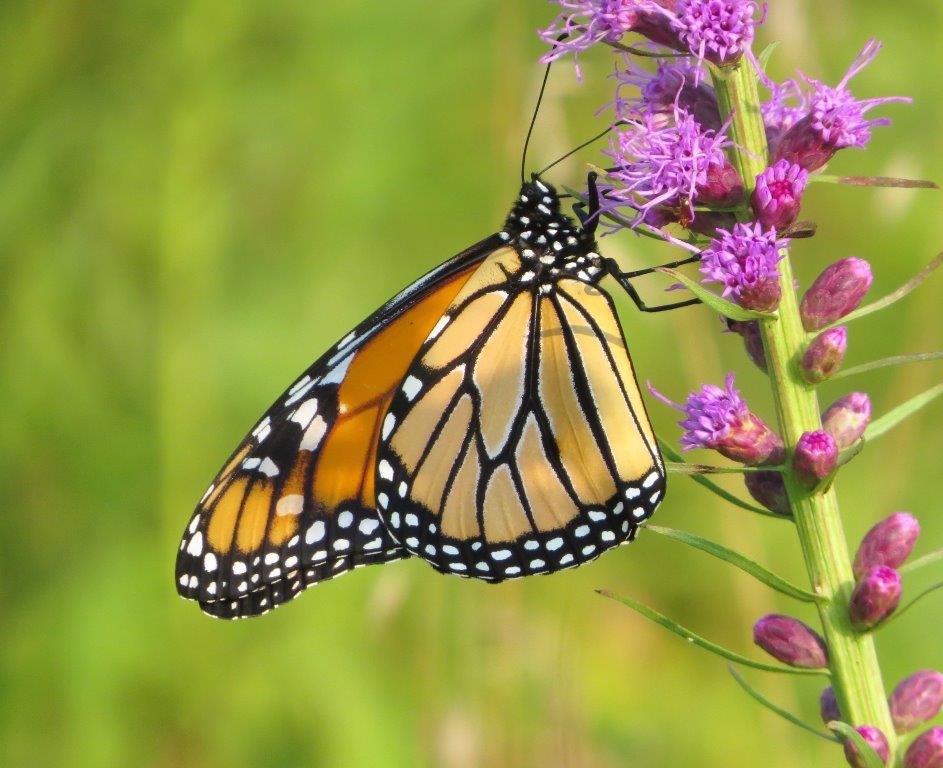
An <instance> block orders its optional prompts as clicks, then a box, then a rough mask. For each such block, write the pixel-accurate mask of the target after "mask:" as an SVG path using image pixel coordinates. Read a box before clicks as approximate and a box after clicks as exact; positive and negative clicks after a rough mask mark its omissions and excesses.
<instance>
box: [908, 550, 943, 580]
mask: <svg viewBox="0 0 943 768" xmlns="http://www.w3.org/2000/svg"><path fill="white" fill-rule="evenodd" d="M937 560H943V549H938V550H936V551H934V552H930V553H928V554H926V555H923V556H922V557H918V558H917V559H916V560H911V561H910V562H909V563H907V564H906V565H902V566H901V567H900V568H898V569H897V570H898V572H899V573H901V574H904V573H912V572H913V571H916V570H917V569H918V568H923V567H924V566H926V565H930V564H931V563H935V562H936V561H937Z"/></svg>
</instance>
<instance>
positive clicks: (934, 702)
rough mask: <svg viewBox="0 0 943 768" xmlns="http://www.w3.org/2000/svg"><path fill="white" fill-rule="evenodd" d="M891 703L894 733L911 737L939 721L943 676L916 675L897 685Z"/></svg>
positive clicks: (922, 672) (926, 672)
mask: <svg viewBox="0 0 943 768" xmlns="http://www.w3.org/2000/svg"><path fill="white" fill-rule="evenodd" d="M888 703H889V704H890V707H891V718H892V719H893V720H894V730H896V731H897V732H898V733H909V732H910V731H912V730H913V729H914V728H916V727H917V726H918V725H921V724H922V723H925V722H927V720H932V719H933V718H934V717H936V715H937V712H939V711H940V707H941V706H943V675H941V674H940V673H939V672H937V671H935V670H932V669H922V670H920V671H919V672H915V673H914V674H912V675H911V676H910V677H906V678H904V679H903V680H901V681H900V682H899V683H898V684H897V687H896V688H895V689H894V692H893V693H892V694H891V697H890V700H889V702H888Z"/></svg>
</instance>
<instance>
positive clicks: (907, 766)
mask: <svg viewBox="0 0 943 768" xmlns="http://www.w3.org/2000/svg"><path fill="white" fill-rule="evenodd" d="M904 768H943V728H940V727H939V726H937V727H936V728H931V729H930V730H929V731H925V732H924V733H921V734H920V735H919V736H918V737H917V738H916V739H915V740H914V743H913V744H911V745H910V747H909V748H908V749H907V754H906V755H904Z"/></svg>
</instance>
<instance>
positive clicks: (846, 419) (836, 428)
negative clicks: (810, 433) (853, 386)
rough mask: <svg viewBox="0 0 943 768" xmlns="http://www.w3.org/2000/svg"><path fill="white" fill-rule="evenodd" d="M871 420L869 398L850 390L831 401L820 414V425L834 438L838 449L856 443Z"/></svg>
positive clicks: (862, 393)
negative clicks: (848, 392) (848, 393)
mask: <svg viewBox="0 0 943 768" xmlns="http://www.w3.org/2000/svg"><path fill="white" fill-rule="evenodd" d="M870 421H871V398H869V397H868V396H867V395H866V394H865V393H864V392H852V393H851V394H850V395H845V396H844V397H841V398H839V399H838V400H836V401H835V402H834V403H832V404H831V405H830V406H829V407H828V410H826V411H825V413H824V414H822V426H823V428H824V429H825V431H826V432H828V433H829V434H830V435H831V436H832V437H834V438H835V443H836V444H837V445H838V450H840V451H842V450H844V449H845V448H848V447H849V446H851V445H853V444H854V443H856V442H857V441H858V440H859V439H860V438H861V436H862V435H863V434H864V431H865V429H867V427H868V424H869V423H870Z"/></svg>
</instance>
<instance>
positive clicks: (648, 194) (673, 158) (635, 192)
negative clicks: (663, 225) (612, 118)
mask: <svg viewBox="0 0 943 768" xmlns="http://www.w3.org/2000/svg"><path fill="white" fill-rule="evenodd" d="M673 117H674V120H673V121H672V123H671V124H669V125H666V124H665V120H664V115H655V114H649V113H646V114H644V115H642V116H641V118H640V119H639V120H637V121H634V122H630V123H629V124H628V125H627V126H624V127H623V128H622V129H621V130H619V131H618V133H617V134H616V136H615V138H614V139H613V140H612V143H611V146H610V150H609V151H608V152H607V154H608V155H609V156H610V157H612V158H613V160H614V161H615V166H616V167H615V170H613V171H612V172H611V173H610V174H609V177H610V178H611V179H612V180H614V181H615V182H617V183H618V185H619V186H616V187H613V188H611V189H608V190H607V191H606V198H607V200H609V201H611V203H614V204H615V205H616V206H618V205H629V206H632V207H635V208H637V209H638V210H639V212H640V213H639V217H638V219H637V221H642V220H644V219H645V216H646V214H647V213H648V212H649V211H650V210H651V209H652V208H655V207H657V206H669V207H670V206H679V207H680V206H683V207H685V208H687V209H688V211H689V212H690V215H691V216H692V217H693V215H694V201H695V200H696V199H697V197H698V193H699V192H700V191H701V189H702V188H703V187H704V186H706V185H707V183H708V181H709V177H708V171H709V170H710V169H711V167H712V166H720V167H722V166H725V165H727V164H728V163H727V158H726V156H725V155H724V148H725V147H727V146H729V144H730V141H729V140H728V139H727V137H726V136H725V135H724V134H723V133H722V132H718V131H713V130H710V129H704V128H702V127H701V126H700V125H699V124H698V122H697V121H696V120H695V119H694V118H693V117H692V116H691V115H690V114H688V113H687V112H685V111H683V110H681V109H675V111H674V116H673Z"/></svg>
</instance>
